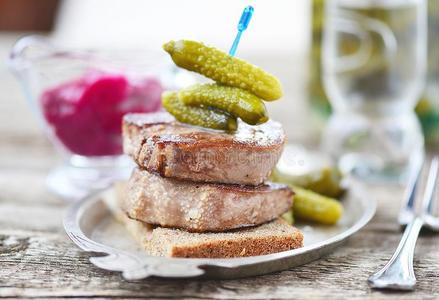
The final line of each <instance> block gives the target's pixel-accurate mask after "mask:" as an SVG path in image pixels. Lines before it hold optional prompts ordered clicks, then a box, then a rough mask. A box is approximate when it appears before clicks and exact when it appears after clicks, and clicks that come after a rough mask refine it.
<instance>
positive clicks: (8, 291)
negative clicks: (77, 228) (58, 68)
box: [0, 231, 439, 299]
mask: <svg viewBox="0 0 439 300" xmlns="http://www.w3.org/2000/svg"><path fill="white" fill-rule="evenodd" d="M397 242H398V236H397V235H394V234H390V233H376V232H367V231H364V232H361V233H360V234H358V235H357V236H355V237H353V238H352V239H351V240H350V241H349V242H348V243H347V244H346V246H345V247H342V248H340V249H338V250H337V251H336V252H335V253H333V254H331V255H329V256H328V257H326V258H324V259H322V260H320V261H317V262H314V263H311V264H309V265H306V266H302V267H297V268H295V269H293V270H290V271H284V272H278V273H274V274H270V275H265V276H259V277H255V278H246V279H239V280H221V281H216V280H203V281H201V280H178V281H175V280H163V279H147V280H143V281H140V282H126V281H124V280H122V279H121V278H120V276H119V275H118V274H116V273H111V272H107V271H103V270H100V269H98V268H96V267H94V266H92V265H91V264H90V263H89V262H88V255H87V254H85V253H83V252H81V251H80V250H78V249H77V248H76V247H74V246H73V245H72V244H71V242H70V241H68V240H67V238H66V237H65V236H64V235H63V234H57V233H55V234H35V233H28V232H16V233H9V234H2V233H0V265H1V268H0V296H2V297H8V296H23V297H36V296H38V297H70V296H74V297H83V296H94V297H110V296H111V297H115V296H123V297H152V298H162V297H170V298H179V297H183V296H184V297H193V298H198V297H206V298H215V299H216V298H218V299H266V298H267V296H268V297H270V298H285V299H286V298H291V297H294V296H295V295H296V296H297V295H298V296H300V298H304V299H305V298H309V299H311V298H319V297H324V298H325V299H329V298H332V299H341V298H344V297H345V296H346V295H349V298H351V299H352V298H357V297H363V296H379V295H382V293H380V292H372V291H371V290H370V289H369V288H368V287H367V284H366V278H367V276H368V275H369V274H370V273H371V272H372V270H375V269H376V268H377V267H378V266H381V265H382V264H384V263H385V261H386V259H387V258H388V257H389V255H390V254H391V252H392V249H393V247H394V245H395V244H396V243H397ZM438 242H439V239H438V238H437V237H436V236H433V235H430V236H424V237H422V238H421V240H420V241H419V245H418V249H417V250H418V253H422V257H420V256H419V255H417V257H416V261H415V265H416V273H417V275H418V277H419V278H422V280H420V281H419V284H418V290H417V292H416V293H411V294H404V296H407V297H408V298H411V299H419V298H423V299H427V298H431V299H433V298H434V297H435V296H436V297H437V296H439V286H438V285H437V284H434V281H432V280H434V279H435V278H437V264H436V262H437V261H438V260H439V252H438V251H437V250H436V248H437V247H436V245H437V243H438ZM365 249H368V251H365ZM30 274H32V276H30ZM400 297H401V295H399V294H392V295H391V297H389V298H400Z"/></svg>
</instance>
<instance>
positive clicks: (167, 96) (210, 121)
mask: <svg viewBox="0 0 439 300" xmlns="http://www.w3.org/2000/svg"><path fill="white" fill-rule="evenodd" d="M162 104H163V107H164V108H165V109H166V110H167V111H168V112H169V113H170V114H172V115H173V116H174V117H175V118H176V119H177V120H178V121H180V122H183V123H187V124H192V125H197V126H202V127H207V128H212V129H221V130H228V131H234V130H236V128H237V122H236V118H235V117H233V116H230V115H229V114H227V113H223V112H220V111H217V110H213V109H209V108H203V107H190V106H187V105H185V104H184V103H183V102H182V101H181V100H180V99H179V98H178V95H177V93H176V92H170V91H168V92H164V93H163V94H162Z"/></svg>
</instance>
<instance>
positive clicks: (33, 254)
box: [0, 35, 439, 299]
mask: <svg viewBox="0 0 439 300" xmlns="http://www.w3.org/2000/svg"><path fill="white" fill-rule="evenodd" d="M15 38H16V36H14V35H11V36H8V35H0V57H4V55H5V53H6V51H7V49H9V47H10V45H11V43H12V41H13V40H14V39H15ZM281 111H282V110H281V109H278V110H277V112H275V113H277V116H278V118H279V119H281V120H282V121H284V123H288V124H289V125H287V128H293V127H294V126H293V125H291V124H292V123H291V122H292V121H291V119H290V116H289V115H282V114H281ZM0 120H1V121H0V298H1V297H12V298H13V297H26V298H28V297H38V298H84V297H121V298H193V299H201V298H202V299H217V298H218V299H236V298H237V299H269V298H276V299H279V298H281V299H288V298H303V299H316V298H321V299H323V298H324V299H342V298H347V299H352V298H358V299H362V298H389V299H400V298H408V299H420V298H422V299H438V298H439V285H438V282H439V250H438V249H439V247H438V246H439V236H438V235H433V234H427V235H422V237H421V238H420V240H419V241H418V246H417V249H416V257H415V263H414V265H415V272H416V274H417V277H418V279H419V282H418V286H417V290H416V291H415V292H412V293H383V292H380V291H372V290H371V289H369V287H368V286H367V283H366V279H367V277H368V276H369V275H370V274H371V273H372V272H374V271H375V270H377V269H378V268H380V267H381V266H383V264H384V263H385V262H386V261H387V259H388V258H389V257H390V256H391V254H392V252H393V251H394V249H395V247H396V245H397V243H398V241H399V239H400V236H401V232H400V229H399V226H398V225H397V224H396V221H395V220H396V215H397V212H398V208H399V201H400V199H401V196H402V191H401V189H400V188H399V187H395V186H390V187H388V186H371V187H370V189H369V192H370V197H371V198H372V197H375V198H376V199H377V200H378V202H379V208H378V211H377V214H376V216H375V218H374V219H373V220H372V222H371V223H370V224H369V225H368V226H367V227H366V228H365V229H363V230H362V231H361V232H359V233H358V234H356V235H355V236H353V237H352V238H351V239H350V240H349V241H348V243H347V244H345V245H344V246H343V247H340V248H339V249H338V250H337V251H335V252H334V253H333V254H331V255H329V256H327V257H324V258H322V259H320V260H319V261H316V262H313V263H310V264H308V265H305V266H301V267H297V268H294V269H292V270H289V271H284V272H278V273H274V274H270V275H265V276H259V277H255V278H246V279H239V280H203V281H202V280H163V279H155V278H153V279H147V280H143V281H141V282H127V281H124V280H123V279H121V277H120V275H119V274H116V273H111V272H106V271H103V270H101V269H98V268H97V267H95V266H93V265H91V264H90V263H89V261H88V255H87V254H86V253H84V252H82V251H80V250H79V249H78V248H77V247H76V246H75V245H73V243H72V242H71V241H70V240H69V239H68V238H67V236H66V234H65V233H64V230H63V228H62V223H61V219H62V215H63V212H64V210H65V209H66V206H67V203H65V202H64V201H63V200H61V199H58V198H57V197H55V196H53V195H50V194H49V193H48V192H47V191H46V189H45V184H44V180H45V176H46V174H47V172H48V170H49V169H50V168H51V167H53V166H54V165H55V164H56V163H57V162H58V158H57V156H56V155H55V153H54V151H53V149H52V147H51V145H50V144H49V143H48V142H47V141H46V139H45V138H44V136H43V135H42V134H41V133H40V130H39V128H38V127H37V124H36V121H35V119H34V118H33V116H32V115H31V114H30V111H29V109H28V107H27V105H26V103H25V101H24V100H23V97H22V94H21V91H20V90H19V86H18V84H17V83H16V82H15V80H14V79H13V78H12V76H11V75H10V74H8V73H7V72H6V70H4V69H2V70H0ZM294 124H300V122H298V121H296V123H294ZM289 133H290V136H292V138H293V139H294V137H295V135H294V134H291V132H289Z"/></svg>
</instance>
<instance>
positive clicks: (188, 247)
mask: <svg viewBox="0 0 439 300" xmlns="http://www.w3.org/2000/svg"><path fill="white" fill-rule="evenodd" d="M122 196H123V195H122ZM119 197H120V195H119ZM110 209H111V210H112V212H113V214H114V216H115V218H116V219H117V220H118V221H119V222H121V223H122V224H123V225H124V226H125V227H126V228H127V230H128V231H129V232H130V233H131V235H132V236H133V237H134V239H135V240H136V241H137V242H138V243H139V244H140V245H141V246H142V248H143V249H144V250H145V251H146V252H147V253H148V254H149V255H153V256H166V257H185V258H231V257H246V256H256V255H264V254H270V253H276V252H281V251H287V250H292V249H296V248H300V247H303V235H302V233H301V232H300V231H299V230H298V229H297V228H295V227H293V226H290V225H289V224H287V223H286V222H285V221H283V220H281V219H276V220H274V221H271V222H269V223H265V224H262V225H259V226H256V227H250V228H245V229H239V230H235V231H229V232H220V233H212V232H211V233H192V232H187V231H185V230H181V229H171V228H163V227H155V226H153V225H150V224H147V223H143V222H140V221H136V220H133V219H130V218H129V217H128V216H127V215H126V214H125V213H124V212H123V211H122V210H121V209H120V208H119V207H118V206H117V205H110Z"/></svg>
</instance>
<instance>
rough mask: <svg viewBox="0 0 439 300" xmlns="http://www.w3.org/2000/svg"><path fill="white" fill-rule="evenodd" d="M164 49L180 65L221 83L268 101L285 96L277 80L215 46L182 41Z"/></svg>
mask: <svg viewBox="0 0 439 300" xmlns="http://www.w3.org/2000/svg"><path fill="white" fill-rule="evenodd" d="M163 48H164V49H165V51H167V52H168V53H169V54H170V55H171V58H172V60H173V61H174V62H175V64H176V65H177V66H179V67H181V68H185V69H187V70H189V71H194V72H197V73H199V74H202V75H204V76H206V77H208V78H211V79H213V80H215V81H216V82H218V83H220V84H223V85H227V86H233V87H237V88H242V89H244V90H247V91H249V92H250V93H252V94H255V95H256V96H258V97H260V98H262V99H264V100H267V101H272V100H276V99H279V98H280V97H281V96H282V88H281V85H280V82H279V80H278V79H277V78H276V77H274V76H273V75H271V74H269V73H267V72H265V71H264V70H262V69H261V68H258V67H256V66H254V65H252V64H250V63H248V62H246V61H244V60H242V59H239V58H236V57H232V56H230V55H228V54H227V53H225V52H223V51H220V50H218V49H216V48H214V47H208V46H206V45H204V44H202V43H199V42H195V41H190V40H179V41H170V42H168V43H166V44H165V45H163Z"/></svg>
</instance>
